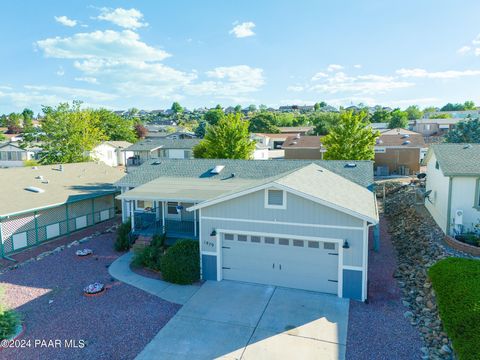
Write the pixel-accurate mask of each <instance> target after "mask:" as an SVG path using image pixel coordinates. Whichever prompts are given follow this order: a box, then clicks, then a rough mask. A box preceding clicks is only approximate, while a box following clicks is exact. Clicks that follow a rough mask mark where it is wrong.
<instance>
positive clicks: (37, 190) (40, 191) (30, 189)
mask: <svg viewBox="0 0 480 360" xmlns="http://www.w3.org/2000/svg"><path fill="white" fill-rule="evenodd" d="M25 190H27V191H31V192H34V193H44V192H45V190H43V189H40V188H38V187H35V186H29V187H27V188H25Z"/></svg>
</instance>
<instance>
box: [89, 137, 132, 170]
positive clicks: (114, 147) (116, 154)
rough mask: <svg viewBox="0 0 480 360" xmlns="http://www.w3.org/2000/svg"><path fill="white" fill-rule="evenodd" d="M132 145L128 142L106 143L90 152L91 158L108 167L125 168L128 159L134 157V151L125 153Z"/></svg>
mask: <svg viewBox="0 0 480 360" xmlns="http://www.w3.org/2000/svg"><path fill="white" fill-rule="evenodd" d="M131 145H132V143H129V142H128V141H104V142H103V143H101V144H100V145H98V146H96V147H95V148H94V149H93V150H92V151H91V152H90V156H91V157H92V159H94V160H97V161H101V162H103V163H104V164H106V165H108V166H124V165H125V164H126V162H127V160H126V159H128V158H130V157H133V151H124V150H125V149H126V148H128V147H129V146H131Z"/></svg>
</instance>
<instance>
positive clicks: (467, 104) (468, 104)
mask: <svg viewBox="0 0 480 360" xmlns="http://www.w3.org/2000/svg"><path fill="white" fill-rule="evenodd" d="M463 107H464V108H465V110H475V109H476V106H475V103H474V102H473V101H471V100H470V101H465V103H464V104H463Z"/></svg>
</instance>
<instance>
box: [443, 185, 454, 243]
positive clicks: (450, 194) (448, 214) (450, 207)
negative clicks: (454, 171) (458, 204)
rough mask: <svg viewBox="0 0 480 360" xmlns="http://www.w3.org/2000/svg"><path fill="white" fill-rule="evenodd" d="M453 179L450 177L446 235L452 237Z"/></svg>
mask: <svg viewBox="0 0 480 360" xmlns="http://www.w3.org/2000/svg"><path fill="white" fill-rule="evenodd" d="M452 180H453V179H452V177H451V176H449V177H448V201H447V226H446V228H445V229H446V231H445V234H446V235H450V216H451V214H452Z"/></svg>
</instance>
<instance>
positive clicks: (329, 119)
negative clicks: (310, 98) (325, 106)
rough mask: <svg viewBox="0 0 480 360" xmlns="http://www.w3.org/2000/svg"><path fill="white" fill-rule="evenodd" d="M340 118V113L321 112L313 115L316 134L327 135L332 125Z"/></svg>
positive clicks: (312, 119)
mask: <svg viewBox="0 0 480 360" xmlns="http://www.w3.org/2000/svg"><path fill="white" fill-rule="evenodd" d="M339 118H340V114H339V113H328V112H319V113H317V114H314V115H313V116H312V117H311V121H312V124H313V126H315V127H314V129H313V133H314V134H315V135H327V134H328V130H329V129H330V127H332V126H334V125H335V124H336V123H337V122H338V119H339Z"/></svg>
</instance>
